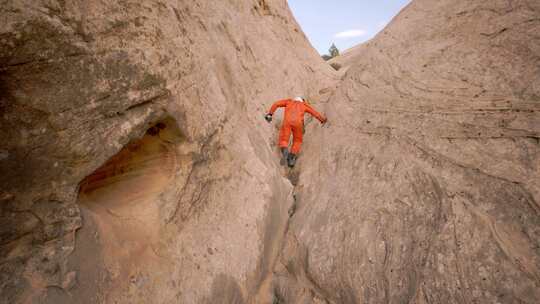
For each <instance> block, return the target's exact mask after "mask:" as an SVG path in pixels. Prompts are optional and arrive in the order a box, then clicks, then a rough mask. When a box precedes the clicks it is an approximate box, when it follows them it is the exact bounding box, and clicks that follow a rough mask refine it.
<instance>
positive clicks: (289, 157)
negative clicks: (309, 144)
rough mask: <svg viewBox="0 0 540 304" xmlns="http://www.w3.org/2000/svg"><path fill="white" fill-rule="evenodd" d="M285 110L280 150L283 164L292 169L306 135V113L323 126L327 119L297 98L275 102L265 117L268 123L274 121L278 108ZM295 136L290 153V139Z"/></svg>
mask: <svg viewBox="0 0 540 304" xmlns="http://www.w3.org/2000/svg"><path fill="white" fill-rule="evenodd" d="M283 107H284V108H285V115H284V118H283V124H282V125H281V130H280V131H279V148H280V149H281V153H282V156H283V159H282V162H283V163H282V164H285V163H287V164H288V165H289V167H290V168H292V167H294V164H295V163H296V158H297V157H298V153H299V152H300V147H301V146H302V136H303V135H304V113H305V112H308V113H309V114H311V115H312V116H314V117H315V118H317V119H318V120H319V121H320V122H321V123H322V124H323V125H324V124H325V123H326V121H327V119H326V117H324V116H322V115H321V114H319V113H318V112H317V111H315V110H314V109H313V108H312V107H311V106H310V105H309V104H308V103H307V101H306V99H305V98H304V97H296V98H295V99H283V100H279V101H277V102H275V103H274V104H273V105H272V107H271V108H270V111H269V112H268V114H266V116H265V117H264V118H265V119H266V121H268V122H271V121H272V115H274V112H275V111H276V110H277V108H283ZM291 132H292V135H293V144H292V147H291V151H290V153H289V138H290V136H291Z"/></svg>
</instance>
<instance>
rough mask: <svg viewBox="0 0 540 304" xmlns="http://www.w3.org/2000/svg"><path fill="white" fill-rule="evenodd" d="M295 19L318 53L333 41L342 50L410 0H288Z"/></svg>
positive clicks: (373, 30) (365, 36) (381, 24)
mask: <svg viewBox="0 0 540 304" xmlns="http://www.w3.org/2000/svg"><path fill="white" fill-rule="evenodd" d="M288 2H289V6H290V8H291V10H292V11H293V14H294V16H295V17H296V20H297V21H298V23H299V24H300V26H301V27H302V30H303V31H304V33H305V34H306V35H307V37H308V38H309V40H310V41H311V44H312V45H313V46H314V47H315V48H316V49H317V50H318V51H319V53H320V54H321V55H322V54H327V53H328V49H329V48H330V46H331V45H332V43H335V44H336V46H337V48H338V49H339V50H340V51H344V50H346V49H348V48H350V47H353V46H355V45H357V44H359V43H362V42H364V41H367V40H369V39H370V38H372V37H373V36H375V34H377V33H378V32H379V31H380V30H382V29H383V28H384V27H385V26H386V24H388V22H390V20H392V18H393V17H394V16H395V15H397V14H398V13H399V11H400V10H401V9H402V8H403V7H405V6H406V5H407V4H408V3H409V2H410V0H325V1H323V0H288Z"/></svg>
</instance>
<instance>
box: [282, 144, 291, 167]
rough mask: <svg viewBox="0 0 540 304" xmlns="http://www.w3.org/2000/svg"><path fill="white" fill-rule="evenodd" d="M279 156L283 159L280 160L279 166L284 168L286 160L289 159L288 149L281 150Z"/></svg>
mask: <svg viewBox="0 0 540 304" xmlns="http://www.w3.org/2000/svg"><path fill="white" fill-rule="evenodd" d="M281 155H282V156H283V157H282V158H281V161H280V164H281V165H282V166H285V165H286V164H287V161H288V159H289V149H288V148H281Z"/></svg>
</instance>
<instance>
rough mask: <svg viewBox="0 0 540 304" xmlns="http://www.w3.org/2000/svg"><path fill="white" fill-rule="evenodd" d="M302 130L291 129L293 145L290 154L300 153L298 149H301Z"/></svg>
mask: <svg viewBox="0 0 540 304" xmlns="http://www.w3.org/2000/svg"><path fill="white" fill-rule="evenodd" d="M303 129H304V128H303V126H298V127H293V128H292V134H293V144H292V148H291V153H292V154H295V155H298V153H300V149H301V148H302V141H303V139H304V132H303Z"/></svg>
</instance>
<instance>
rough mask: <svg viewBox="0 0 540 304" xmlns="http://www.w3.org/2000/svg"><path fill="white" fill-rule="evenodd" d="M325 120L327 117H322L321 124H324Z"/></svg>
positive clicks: (326, 120)
mask: <svg viewBox="0 0 540 304" xmlns="http://www.w3.org/2000/svg"><path fill="white" fill-rule="evenodd" d="M326 122H328V118H326V117H323V119H322V121H321V123H322V124H323V125H324V124H326Z"/></svg>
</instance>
